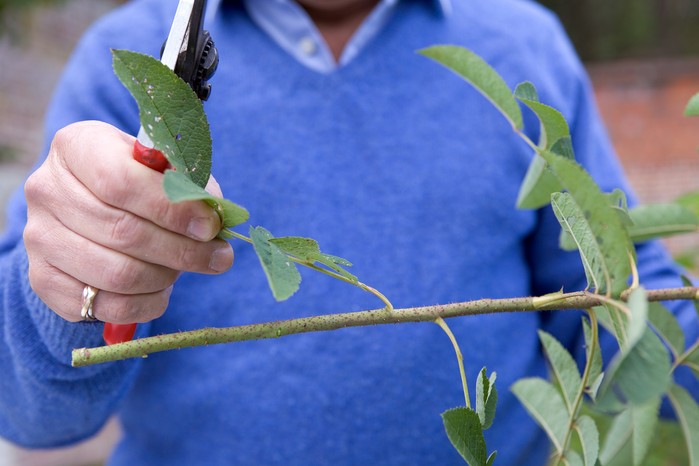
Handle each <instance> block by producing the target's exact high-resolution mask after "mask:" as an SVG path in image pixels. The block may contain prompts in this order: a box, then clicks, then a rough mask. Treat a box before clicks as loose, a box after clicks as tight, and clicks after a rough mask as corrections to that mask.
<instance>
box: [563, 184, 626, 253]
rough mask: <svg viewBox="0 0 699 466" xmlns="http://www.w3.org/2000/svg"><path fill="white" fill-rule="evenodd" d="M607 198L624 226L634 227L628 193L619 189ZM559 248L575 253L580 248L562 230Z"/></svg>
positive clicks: (607, 194) (606, 194)
mask: <svg viewBox="0 0 699 466" xmlns="http://www.w3.org/2000/svg"><path fill="white" fill-rule="evenodd" d="M605 196H607V198H608V199H609V204H610V205H611V207H612V209H613V210H614V211H615V212H616V213H617V214H619V218H620V219H621V223H622V225H624V226H626V227H627V228H628V227H630V226H631V225H633V221H632V220H631V217H629V208H628V205H627V203H626V193H625V192H624V191H622V190H621V189H619V188H617V189H615V190H614V191H612V192H611V193H605ZM559 246H560V248H561V249H563V250H564V251H575V250H576V249H577V248H578V247H577V245H576V244H575V240H574V239H573V237H572V236H571V235H570V234H569V233H568V232H567V231H566V230H561V236H560V238H559Z"/></svg>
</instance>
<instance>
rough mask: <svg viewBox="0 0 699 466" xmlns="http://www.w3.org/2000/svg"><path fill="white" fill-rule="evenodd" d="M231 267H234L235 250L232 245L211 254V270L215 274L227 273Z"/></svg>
mask: <svg viewBox="0 0 699 466" xmlns="http://www.w3.org/2000/svg"><path fill="white" fill-rule="evenodd" d="M231 265H233V248H232V247H230V245H228V244H227V245H226V246H224V247H222V248H218V249H217V250H215V251H214V253H213V254H211V259H209V268H210V269H211V270H213V271H214V272H225V271H226V270H228V269H230V268H231Z"/></svg>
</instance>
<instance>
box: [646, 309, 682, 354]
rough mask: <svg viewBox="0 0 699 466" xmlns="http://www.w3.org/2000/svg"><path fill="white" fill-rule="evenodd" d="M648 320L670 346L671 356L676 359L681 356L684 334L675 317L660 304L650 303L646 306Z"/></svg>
mask: <svg viewBox="0 0 699 466" xmlns="http://www.w3.org/2000/svg"><path fill="white" fill-rule="evenodd" d="M648 320H649V322H650V324H651V325H652V326H653V328H654V329H655V331H656V332H657V333H658V334H659V335H660V337H661V338H662V339H663V340H665V342H666V343H667V344H668V345H669V346H670V350H671V351H672V353H673V356H674V357H675V358H677V357H678V356H679V355H680V354H682V352H683V351H684V345H685V340H684V333H683V332H682V328H681V327H680V324H679V323H678V322H677V319H675V316H674V315H672V313H671V312H670V311H668V309H667V308H666V307H665V306H663V305H662V304H661V303H658V302H652V303H649V305H648Z"/></svg>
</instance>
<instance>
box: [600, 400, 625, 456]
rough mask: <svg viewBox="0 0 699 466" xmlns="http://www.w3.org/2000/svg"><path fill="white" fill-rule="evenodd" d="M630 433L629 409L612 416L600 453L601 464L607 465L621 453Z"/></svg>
mask: <svg viewBox="0 0 699 466" xmlns="http://www.w3.org/2000/svg"><path fill="white" fill-rule="evenodd" d="M632 431H633V417H632V416H631V409H626V410H624V411H622V412H621V413H619V414H617V415H616V416H614V419H613V420H612V424H611V426H610V428H609V430H608V431H607V435H606V436H605V439H604V444H603V446H602V450H601V451H600V455H599V459H600V461H601V462H602V464H608V463H609V462H610V461H611V460H613V459H614V458H615V457H616V456H617V455H618V454H619V452H620V451H622V449H623V448H624V446H625V445H626V444H627V443H628V442H629V441H631V435H632Z"/></svg>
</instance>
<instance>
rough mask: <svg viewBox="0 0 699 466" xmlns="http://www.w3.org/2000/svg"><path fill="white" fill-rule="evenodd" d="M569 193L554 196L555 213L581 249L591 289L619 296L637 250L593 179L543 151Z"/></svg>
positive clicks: (569, 162) (564, 160) (567, 160)
mask: <svg viewBox="0 0 699 466" xmlns="http://www.w3.org/2000/svg"><path fill="white" fill-rule="evenodd" d="M542 156H543V157H544V159H546V162H547V163H548V164H549V166H550V167H551V169H552V170H553V172H554V173H555V175H556V177H557V178H558V180H559V181H560V182H561V185H562V186H563V187H564V188H565V189H566V190H567V191H568V193H554V194H553V195H552V203H554V202H555V203H556V206H555V207H554V212H555V213H556V217H557V218H558V220H559V222H561V225H562V227H563V228H564V229H565V230H566V231H568V233H570V234H571V235H572V236H573V237H574V239H575V242H576V244H577V245H578V248H579V252H580V257H581V259H582V261H583V266H584V267H585V271H586V274H587V276H588V281H589V285H590V286H594V288H595V289H596V290H597V292H599V293H607V292H610V293H611V294H612V295H613V296H618V295H619V294H621V292H622V291H623V290H624V289H626V287H627V284H626V283H627V280H628V277H629V275H630V274H631V262H630V261H631V258H632V257H633V256H634V249H633V244H632V243H631V240H630V239H629V236H628V233H627V231H626V228H625V227H624V226H623V225H622V223H621V220H620V219H619V215H618V214H617V213H616V212H615V211H614V210H613V209H612V207H611V206H610V205H609V200H608V197H607V196H606V195H605V194H604V193H602V192H601V191H600V189H599V187H598V186H597V184H596V183H595V182H594V180H593V179H592V177H590V175H589V174H588V173H587V172H586V171H585V170H584V169H583V168H582V167H581V166H580V165H578V164H577V163H576V162H575V161H573V160H570V159H568V158H566V157H562V156H560V155H556V154H554V153H552V152H549V151H543V152H542Z"/></svg>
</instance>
